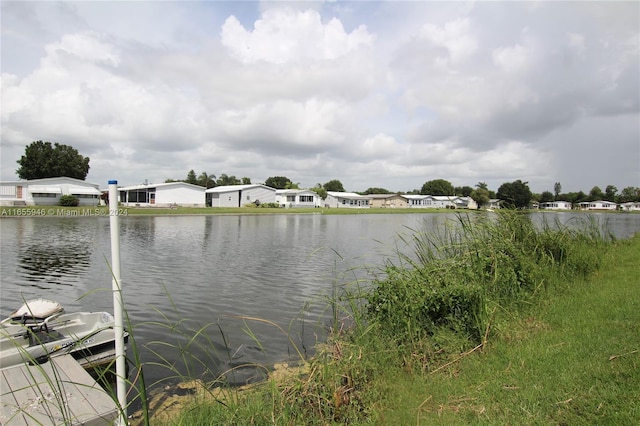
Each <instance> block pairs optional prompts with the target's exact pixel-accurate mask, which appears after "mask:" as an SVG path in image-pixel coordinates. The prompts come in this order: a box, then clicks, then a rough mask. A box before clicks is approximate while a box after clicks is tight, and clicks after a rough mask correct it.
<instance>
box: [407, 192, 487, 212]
mask: <svg viewBox="0 0 640 426" xmlns="http://www.w3.org/2000/svg"><path fill="white" fill-rule="evenodd" d="M402 197H403V198H405V199H406V200H407V207H413V208H427V209H477V208H478V204H477V203H476V202H475V201H474V200H473V199H472V198H471V197H458V196H455V195H418V194H404V195H402Z"/></svg>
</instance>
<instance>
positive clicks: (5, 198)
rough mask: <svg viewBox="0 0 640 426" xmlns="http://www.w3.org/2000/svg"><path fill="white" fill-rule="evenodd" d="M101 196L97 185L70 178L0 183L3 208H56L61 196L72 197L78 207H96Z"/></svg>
mask: <svg viewBox="0 0 640 426" xmlns="http://www.w3.org/2000/svg"><path fill="white" fill-rule="evenodd" d="M101 194H102V193H101V192H100V189H99V186H98V185H97V184H94V183H90V182H86V181H84V180H80V179H74V178H70V177H54V178H43V179H31V180H21V181H8V182H0V205H3V206H57V205H59V204H60V197H61V196H63V195H73V196H74V197H76V198H77V199H78V205H80V206H97V205H98V204H99V202H100V195H101Z"/></svg>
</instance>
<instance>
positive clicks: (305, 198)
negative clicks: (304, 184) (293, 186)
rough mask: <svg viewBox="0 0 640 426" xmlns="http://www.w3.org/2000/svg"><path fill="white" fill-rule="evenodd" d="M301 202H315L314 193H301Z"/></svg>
mask: <svg viewBox="0 0 640 426" xmlns="http://www.w3.org/2000/svg"><path fill="white" fill-rule="evenodd" d="M300 202H301V203H313V195H301V196H300Z"/></svg>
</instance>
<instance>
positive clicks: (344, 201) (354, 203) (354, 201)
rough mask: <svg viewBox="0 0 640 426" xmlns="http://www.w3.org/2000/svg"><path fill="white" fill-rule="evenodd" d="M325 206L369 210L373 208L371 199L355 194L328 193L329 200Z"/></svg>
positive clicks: (325, 202) (326, 200) (327, 199)
mask: <svg viewBox="0 0 640 426" xmlns="http://www.w3.org/2000/svg"><path fill="white" fill-rule="evenodd" d="M324 206H325V207H333V208H351V209H365V208H366V209H368V208H369V207H371V198H369V197H368V196H364V195H360V194H356V193H354V192H336V191H327V198H326V199H325V200H324Z"/></svg>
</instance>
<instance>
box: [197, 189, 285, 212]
mask: <svg viewBox="0 0 640 426" xmlns="http://www.w3.org/2000/svg"><path fill="white" fill-rule="evenodd" d="M205 193H206V196H207V198H206V200H207V201H206V202H207V206H210V207H242V206H245V205H247V204H264V203H275V202H276V190H275V188H271V187H270V186H266V185H261V184H247V185H225V186H216V187H214V188H209V189H207V190H206V191H205Z"/></svg>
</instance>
